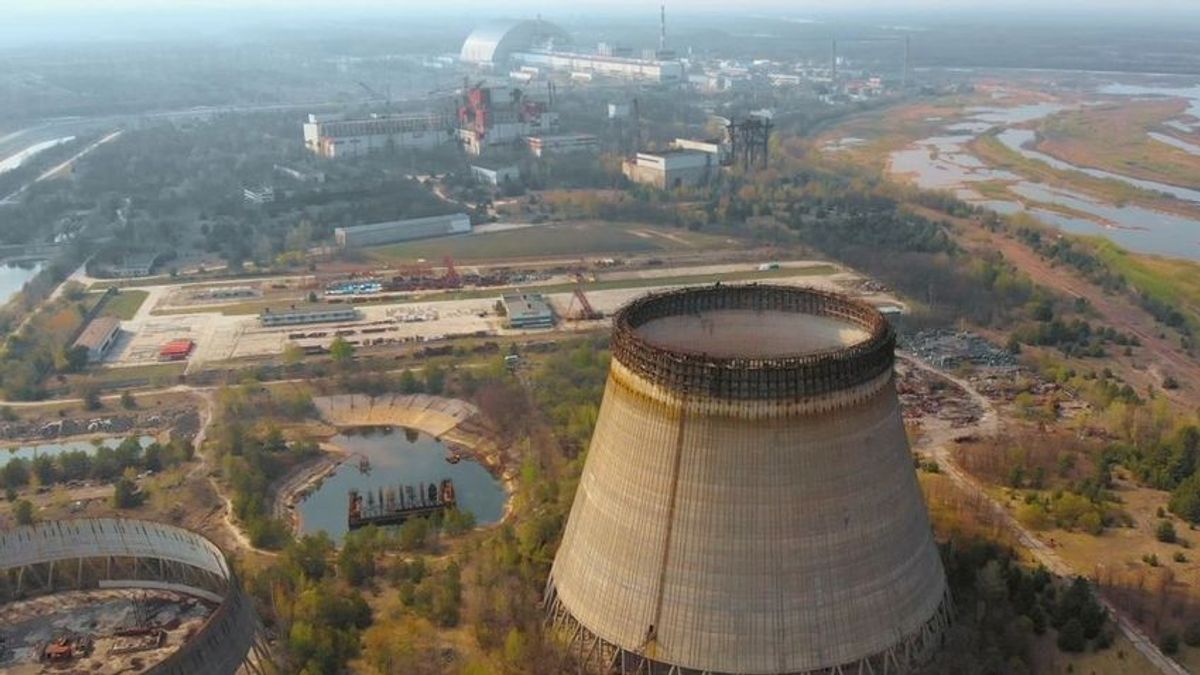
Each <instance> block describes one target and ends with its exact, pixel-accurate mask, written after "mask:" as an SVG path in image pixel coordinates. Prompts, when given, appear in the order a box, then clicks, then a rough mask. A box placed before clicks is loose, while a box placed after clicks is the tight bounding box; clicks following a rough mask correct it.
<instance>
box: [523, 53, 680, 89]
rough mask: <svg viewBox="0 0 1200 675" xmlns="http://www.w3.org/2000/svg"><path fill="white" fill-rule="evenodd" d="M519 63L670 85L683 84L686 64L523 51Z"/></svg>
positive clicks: (596, 55) (643, 59)
mask: <svg viewBox="0 0 1200 675" xmlns="http://www.w3.org/2000/svg"><path fill="white" fill-rule="evenodd" d="M512 59H513V61H514V62H516V63H520V64H523V65H530V66H538V67H542V68H549V69H551V70H560V71H567V72H571V73H583V74H588V75H599V76H603V77H612V78H617V79H622V80H647V81H650V82H660V83H664V84H666V83H671V82H680V81H682V80H683V74H684V73H683V63H681V62H679V61H677V60H673V59H672V60H660V59H645V58H641V59H636V58H629V57H623V56H601V55H600V54H584V53H580V52H557V51H556V52H552V51H521V52H514V53H513V54H512Z"/></svg>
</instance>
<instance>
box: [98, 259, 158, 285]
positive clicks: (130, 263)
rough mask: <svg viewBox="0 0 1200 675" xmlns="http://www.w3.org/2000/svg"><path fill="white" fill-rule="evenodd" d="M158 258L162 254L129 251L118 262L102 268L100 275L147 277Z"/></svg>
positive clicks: (121, 277) (127, 277)
mask: <svg viewBox="0 0 1200 675" xmlns="http://www.w3.org/2000/svg"><path fill="white" fill-rule="evenodd" d="M160 258H162V256H161V255H160V254H158V253H130V254H128V255H126V256H125V257H124V258H122V259H121V261H120V262H118V263H113V264H112V265H111V266H109V267H107V268H104V269H102V270H101V272H102V274H101V275H102V276H110V277H117V278H120V279H131V278H134V277H148V276H150V275H151V274H152V273H153V272H154V266H155V265H157V264H158V261H159V259H160Z"/></svg>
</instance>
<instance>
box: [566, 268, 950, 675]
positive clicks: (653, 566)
mask: <svg viewBox="0 0 1200 675" xmlns="http://www.w3.org/2000/svg"><path fill="white" fill-rule="evenodd" d="M894 349H895V334H894V332H893V330H892V328H891V326H890V325H889V324H888V322H887V321H886V319H884V317H883V316H882V315H881V314H880V313H879V312H878V311H876V310H875V309H873V308H872V307H870V306H869V305H867V304H864V303H861V302H859V301H856V300H851V299H849V298H847V297H843V296H841V295H837V294H833V293H829V292H824V291H817V290H812V289H805V288H800V287H788V286H766V285H762V286H760V285H750V286H721V285H716V286H708V287H700V288H689V289H682V290H671V291H665V292H661V293H656V294H651V295H648V296H644V297H642V298H640V299H638V300H635V301H633V302H632V303H631V304H629V305H627V306H626V307H625V308H624V309H622V310H621V311H620V312H619V313H618V314H617V316H616V317H615V318H614V321H613V336H612V363H611V366H610V371H609V375H608V381H607V384H606V388H605V393H604V399H603V403H602V405H601V408H600V413H599V418H598V421H597V423H596V427H595V431H594V434H593V436H592V441H591V447H590V450H589V452H588V456H587V463H586V465H585V467H584V470H583V475H582V477H581V479H580V483H579V488H578V492H577V493H576V496H575V502H574V505H573V507H572V510H571V512H570V516H569V520H568V522H567V526H566V531H565V534H564V537H563V541H562V544H561V547H560V548H559V550H558V553H557V556H556V558H555V561H554V565H553V567H552V569H551V573H550V578H549V580H548V583H547V588H546V595H545V604H546V609H547V614H548V618H549V620H550V622H551V624H552V625H553V626H554V627H555V628H556V630H557V631H558V632H559V633H560V634H562V635H564V636H565V637H566V639H568V640H569V641H570V644H571V647H572V649H573V651H574V653H575V654H576V656H577V657H578V658H579V659H580V660H581V661H582V662H583V664H584V665H585V667H587V668H589V669H590V670H592V671H594V672H620V673H635V672H637V673H713V674H718V673H730V674H732V673H756V674H780V675H782V674H798V673H898V672H908V671H910V670H912V669H913V668H914V667H917V666H919V665H920V664H921V663H923V662H924V660H925V659H926V658H928V657H929V656H930V655H931V654H932V652H933V651H934V649H935V648H936V647H937V646H938V645H939V644H940V642H941V639H942V635H943V634H944V631H945V629H946V628H947V626H948V625H949V621H950V597H949V592H948V587H947V583H946V578H945V574H944V571H943V569H942V564H941V561H940V559H939V557H938V551H937V548H936V545H935V542H934V538H933V532H932V530H931V527H930V521H929V516H928V513H927V511H926V508H925V503H924V500H923V497H922V494H921V491H920V489H919V487H918V484H917V479H916V475H915V472H914V469H913V462H912V456H911V454H910V451H909V445H908V441H907V437H906V436H905V430H904V425H903V420H902V418H901V412H900V406H899V401H898V397H897V393H896V387H895V382H894V377H895V376H894V373H893V365H894Z"/></svg>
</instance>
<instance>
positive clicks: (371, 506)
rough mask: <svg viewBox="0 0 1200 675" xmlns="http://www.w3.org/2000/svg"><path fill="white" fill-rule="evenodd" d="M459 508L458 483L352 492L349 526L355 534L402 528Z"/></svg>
mask: <svg viewBox="0 0 1200 675" xmlns="http://www.w3.org/2000/svg"><path fill="white" fill-rule="evenodd" d="M457 504H458V498H457V497H456V495H455V494H454V481H452V480H450V479H449V478H445V479H443V480H442V481H441V483H428V484H426V483H420V484H418V485H417V486H415V487H414V486H412V485H397V486H394V487H387V488H379V489H378V490H368V491H367V492H365V493H360V492H359V491H358V490H351V491H350V503H349V508H348V510H347V514H346V523H347V525H348V527H349V528H350V529H351V530H357V529H359V528H360V527H366V526H368V525H378V526H384V525H401V524H403V523H404V522H405V521H406V520H409V519H410V518H427V517H429V516H432V515H435V514H438V513H441V512H443V511H445V510H447V509H450V508H453V507H455V506H456V505H457Z"/></svg>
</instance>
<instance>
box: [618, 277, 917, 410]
mask: <svg viewBox="0 0 1200 675" xmlns="http://www.w3.org/2000/svg"><path fill="white" fill-rule="evenodd" d="M746 310H750V311H753V312H781V313H791V314H798V315H809V316H814V317H821V318H824V319H833V320H835V321H838V322H842V323H845V324H846V325H847V327H850V328H854V329H858V330H860V331H861V332H862V333H863V334H865V338H863V339H861V340H857V341H853V342H851V343H849V344H844V345H839V346H835V347H831V348H826V349H817V350H807V351H804V350H800V351H797V352H796V353H793V354H780V355H771V356H768V357H745V356H718V355H712V354H707V353H704V351H702V349H689V348H684V347H681V346H679V345H676V344H671V345H664V344H662V343H661V342H654V341H651V340H650V339H648V338H647V337H646V335H644V334H643V331H642V330H641V328H642V327H643V326H645V325H647V324H648V323H650V322H652V321H655V320H661V319H664V318H666V317H672V316H695V315H702V314H704V313H715V312H728V311H746ZM895 343H896V336H895V332H894V331H893V330H892V328H891V325H890V324H889V323H888V322H887V319H885V318H884V316H883V315H882V314H881V313H880V312H879V311H878V310H876V309H875V308H874V307H872V306H870V305H869V304H867V303H865V302H861V301H858V300H854V299H852V298H849V297H846V296H844V295H840V294H837V293H831V292H828V291H822V290H817V289H812V288H802V287H797V286H780V285H760V284H751V285H733V286H730V285H715V286H703V287H692V288H683V289H677V290H669V291H663V292H658V293H651V294H648V295H645V296H643V297H641V298H638V299H637V300H634V301H633V302H631V303H629V304H628V305H626V306H625V307H623V308H622V309H621V310H620V311H619V312H618V313H617V316H616V318H615V319H614V321H613V342H612V352H613V357H614V360H616V361H618V362H620V363H621V364H623V365H624V366H625V367H626V368H628V369H629V370H630V371H631V372H633V373H635V374H637V375H638V376H639V377H641V378H643V379H645V380H647V381H649V382H650V383H651V384H654V385H658V386H661V387H664V388H666V389H669V390H671V391H674V392H675V393H677V394H680V395H684V396H692V395H704V396H714V397H718V398H727V399H736V400H747V399H770V400H776V401H778V400H781V399H798V398H810V397H819V396H821V395H825V394H831V393H834V392H840V391H846V390H853V389H855V388H857V387H860V386H862V385H869V384H870V383H872V382H873V381H876V380H878V379H879V378H881V377H882V376H890V373H891V371H892V366H893V364H894V359H895V357H894V351H895ZM700 346H701V347H702V345H700Z"/></svg>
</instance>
